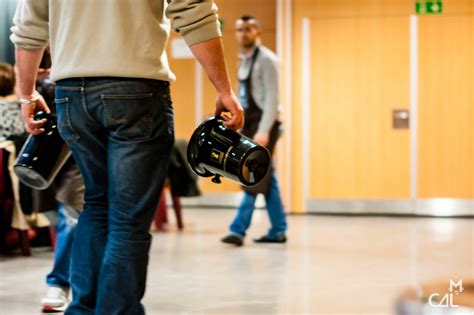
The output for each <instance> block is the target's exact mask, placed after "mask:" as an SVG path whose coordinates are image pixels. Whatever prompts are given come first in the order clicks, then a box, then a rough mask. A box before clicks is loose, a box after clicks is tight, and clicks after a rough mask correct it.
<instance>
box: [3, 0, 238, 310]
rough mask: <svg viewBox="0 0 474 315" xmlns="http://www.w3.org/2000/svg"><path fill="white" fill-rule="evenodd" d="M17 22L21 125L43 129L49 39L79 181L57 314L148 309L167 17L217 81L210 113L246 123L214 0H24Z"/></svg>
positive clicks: (168, 129)
mask: <svg viewBox="0 0 474 315" xmlns="http://www.w3.org/2000/svg"><path fill="white" fill-rule="evenodd" d="M168 18H169V19H170V20H168ZM170 22H171V23H170ZM14 24H15V25H14V26H13V27H12V33H13V34H12V36H11V39H12V41H13V42H14V43H15V46H16V64H17V66H18V78H19V86H20V94H21V103H22V113H23V118H24V120H25V123H26V126H27V131H28V132H30V133H31V134H40V133H42V132H44V129H42V125H43V124H44V122H43V121H34V119H33V117H34V115H35V113H36V112H37V111H39V110H45V111H47V112H48V111H49V108H48V107H47V105H46V103H45V102H44V100H43V98H42V97H41V96H39V95H38V93H37V92H36V91H35V87H34V82H35V80H36V71H37V69H38V65H39V63H40V60H41V55H42V53H43V50H44V48H45V46H46V45H47V44H48V42H50V43H51V56H52V59H53V60H52V68H51V79H52V80H53V81H55V82H56V100H55V103H56V109H57V112H58V128H59V132H60V134H61V136H62V137H63V139H64V140H65V141H66V142H67V143H68V145H69V147H70V149H71V151H72V154H73V156H74V158H75V160H76V162H77V164H78V166H79V168H80V170H81V174H82V175H83V178H84V183H85V188H86V189H85V203H84V210H83V212H81V214H80V216H79V219H78V224H77V231H76V236H75V239H74V244H73V250H72V265H71V287H72V302H71V303H70V305H69V307H68V308H67V309H66V311H65V314H67V315H69V314H73V315H80V314H104V315H106V314H107V315H108V314H127V315H141V314H144V313H145V308H144V306H143V305H142V303H141V300H142V298H143V296H144V294H145V287H146V277H147V267H148V260H149V255H148V253H149V250H150V245H151V235H150V233H149V228H150V225H151V221H152V218H153V214H154V212H155V209H156V205H157V204H158V199H159V197H160V193H161V190H162V188H163V182H164V179H165V177H166V169H167V166H168V162H169V157H170V152H171V149H172V147H173V143H174V122H173V115H174V114H173V106H172V101H171V97H170V87H169V85H170V84H169V81H173V80H174V79H175V77H174V74H173V73H172V72H171V71H170V69H169V66H168V61H167V56H166V52H165V46H166V43H167V42H168V36H169V31H170V24H171V27H172V28H173V30H174V31H175V32H177V33H179V34H180V35H182V36H183V38H184V40H185V41H186V43H187V45H188V46H189V47H190V48H191V51H192V52H193V54H194V56H195V57H196V58H197V59H198V61H199V62H200V63H201V65H202V66H203V68H204V69H205V71H206V72H207V74H208V77H209V79H210V81H211V82H212V84H213V85H214V87H215V89H216V93H217V98H216V104H215V114H216V115H221V116H222V117H223V119H224V124H225V125H226V126H227V127H229V128H231V129H233V130H237V129H239V128H241V127H242V126H243V109H242V107H241V106H240V104H239V102H238V100H237V97H236V96H235V94H234V92H233V91H232V88H231V85H230V80H229V75H228V72H227V67H226V64H225V59H224V52H223V46H222V41H221V38H220V37H221V34H220V28H219V23H218V18H217V7H216V5H215V4H214V2H213V1H211V0H121V1H97V0H82V1H53V0H21V1H19V3H18V7H17V11H16V14H15V18H14ZM130 39H133V40H130ZM225 113H230V114H225Z"/></svg>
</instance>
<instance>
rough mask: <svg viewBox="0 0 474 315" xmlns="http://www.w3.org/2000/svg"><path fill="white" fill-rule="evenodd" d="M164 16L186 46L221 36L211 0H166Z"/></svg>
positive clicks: (214, 7) (214, 5)
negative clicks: (169, 20)
mask: <svg viewBox="0 0 474 315" xmlns="http://www.w3.org/2000/svg"><path fill="white" fill-rule="evenodd" d="M168 3H169V5H168V7H167V9H166V16H167V17H168V18H170V19H171V26H172V28H173V30H174V31H175V32H176V33H178V34H180V35H181V36H182V37H183V38H184V40H185V42H186V44H187V45H188V46H192V45H194V44H197V43H200V42H204V41H206V40H209V39H213V38H216V37H220V36H221V32H220V28H219V21H218V19H217V6H216V4H215V3H214V1H212V0H168Z"/></svg>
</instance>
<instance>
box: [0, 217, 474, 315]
mask: <svg viewBox="0 0 474 315" xmlns="http://www.w3.org/2000/svg"><path fill="white" fill-rule="evenodd" d="M232 216H233V211H229V210H199V209H190V210H186V211H185V213H184V218H185V221H186V222H185V223H186V229H185V231H184V232H182V233H179V232H177V231H176V229H175V228H174V227H173V225H174V224H173V223H171V224H170V228H169V231H168V232H167V233H155V234H154V240H153V246H152V250H151V264H150V266H149V279H148V287H147V291H146V296H145V298H144V304H145V306H146V309H147V314H222V315H226V314H228V315H233V314H252V315H253V314H362V313H364V314H375V313H377V314H390V313H393V312H394V308H393V305H394V301H395V300H396V298H397V296H398V295H399V294H400V292H402V291H403V290H404V288H407V287H411V286H414V285H417V284H419V283H422V282H424V281H431V280H437V279H439V280H441V281H445V282H446V283H447V284H449V278H450V277H455V278H458V277H462V278H463V279H468V278H470V279H473V278H474V220H472V219H441V218H400V217H338V216H303V215H294V216H290V217H289V226H290V230H289V232H288V237H289V242H288V243H287V244H286V245H277V244H273V245H257V244H253V243H252V242H251V238H252V237H258V236H260V235H261V234H263V233H264V232H265V229H266V227H267V224H268V223H267V222H268V220H267V217H266V213H265V212H264V211H257V212H256V213H255V216H254V220H253V225H252V227H251V230H250V232H249V237H248V239H247V240H246V243H245V246H244V247H242V248H232V247H228V246H225V245H224V244H221V243H220V242H219V238H220V237H222V236H223V235H224V234H225V233H226V228H227V225H228V223H229V221H230V220H231V218H232ZM52 257H53V253H52V252H51V250H50V249H37V250H35V251H34V252H33V256H32V257H30V258H23V257H2V258H0V314H2V315H4V314H6V315H17V314H18V315H19V314H21V315H32V314H39V313H40V312H39V303H38V302H39V300H40V299H41V297H42V294H43V293H44V289H45V285H44V277H45V275H46V274H47V273H48V271H49V269H50V267H51V260H52ZM124 281H126V279H124Z"/></svg>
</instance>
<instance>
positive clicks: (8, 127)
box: [0, 62, 25, 141]
mask: <svg viewBox="0 0 474 315" xmlns="http://www.w3.org/2000/svg"><path fill="white" fill-rule="evenodd" d="M15 83H16V76H15V70H14V68H13V66H12V65H10V64H8V63H3V62H2V63H0V141H5V140H6V139H7V138H8V137H9V136H11V135H20V134H22V133H24V132H25V127H24V125H23V120H22V119H21V110H20V102H19V101H18V97H17V96H16V95H15Z"/></svg>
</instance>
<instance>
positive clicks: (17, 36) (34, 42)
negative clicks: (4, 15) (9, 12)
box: [10, 0, 49, 50]
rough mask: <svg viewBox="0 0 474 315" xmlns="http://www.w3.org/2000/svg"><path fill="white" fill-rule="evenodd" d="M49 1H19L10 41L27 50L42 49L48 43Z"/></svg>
mask: <svg viewBox="0 0 474 315" xmlns="http://www.w3.org/2000/svg"><path fill="white" fill-rule="evenodd" d="M48 21H49V1H48V0H19V1H18V6H17V8H16V11H15V16H14V17H13V27H12V28H11V31H12V35H11V36H10V40H11V41H12V42H13V44H15V46H17V47H20V48H23V49H27V50H40V49H43V48H44V47H45V46H46V45H47V43H48V41H49V22H48Z"/></svg>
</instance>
